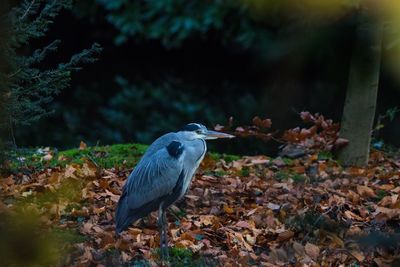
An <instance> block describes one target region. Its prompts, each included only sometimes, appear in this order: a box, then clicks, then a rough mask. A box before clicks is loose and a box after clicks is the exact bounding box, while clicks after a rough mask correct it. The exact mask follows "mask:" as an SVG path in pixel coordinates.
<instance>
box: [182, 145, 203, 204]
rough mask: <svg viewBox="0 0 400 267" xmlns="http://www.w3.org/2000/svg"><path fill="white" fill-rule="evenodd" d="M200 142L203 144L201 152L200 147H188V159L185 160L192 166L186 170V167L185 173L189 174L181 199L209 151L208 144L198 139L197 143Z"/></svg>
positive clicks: (186, 155)
mask: <svg viewBox="0 0 400 267" xmlns="http://www.w3.org/2000/svg"><path fill="white" fill-rule="evenodd" d="M198 140H199V141H201V143H199V144H200V145H201V150H199V149H198V148H199V146H190V145H188V146H187V147H186V149H187V150H186V153H185V157H187V159H186V160H185V162H186V163H187V164H190V165H191V166H185V167H186V168H185V167H184V168H185V171H187V173H185V179H184V181H183V187H182V192H181V194H180V196H179V198H181V197H183V195H184V194H185V193H186V191H187V190H188V188H189V186H190V182H191V181H192V179H193V176H194V174H195V173H196V171H197V169H198V167H199V165H200V163H201V161H202V160H203V158H204V156H205V154H206V151H207V146H206V142H205V141H204V140H202V139H197V140H196V141H197V142H198ZM196 148H197V149H196Z"/></svg>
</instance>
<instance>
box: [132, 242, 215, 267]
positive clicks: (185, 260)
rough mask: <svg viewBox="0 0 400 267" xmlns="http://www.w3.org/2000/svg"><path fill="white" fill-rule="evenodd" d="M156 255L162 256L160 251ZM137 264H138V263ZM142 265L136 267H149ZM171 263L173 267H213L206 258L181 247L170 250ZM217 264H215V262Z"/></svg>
mask: <svg viewBox="0 0 400 267" xmlns="http://www.w3.org/2000/svg"><path fill="white" fill-rule="evenodd" d="M155 253H156V254H157V255H159V254H160V249H156V250H155ZM135 263H137V264H138V262H137V261H135ZM140 263H141V264H143V265H141V264H138V265H136V264H134V266H148V265H145V264H144V262H140ZM169 263H170V264H171V266H177V267H181V266H182V267H183V266H193V267H195V266H196V267H201V266H212V265H209V263H208V262H207V259H206V258H203V257H201V256H198V255H195V254H194V253H193V252H192V251H191V250H190V249H187V248H180V247H171V248H169ZM214 264H215V262H214Z"/></svg>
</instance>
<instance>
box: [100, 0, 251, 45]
mask: <svg viewBox="0 0 400 267" xmlns="http://www.w3.org/2000/svg"><path fill="white" fill-rule="evenodd" d="M97 3H98V4H100V5H101V6H102V7H103V8H104V9H105V10H106V11H107V14H108V15H107V20H108V21H109V22H110V23H111V24H112V25H113V26H114V27H115V28H116V29H118V31H119V34H118V35H117V37H116V38H115V42H116V43H117V44H122V43H124V42H126V41H127V39H128V38H132V39H133V38H134V39H135V40H139V41H140V40H157V41H160V42H161V43H162V44H163V45H164V46H166V47H168V48H173V47H179V46H181V45H182V43H183V42H184V41H185V40H187V39H190V38H199V37H200V38H205V37H206V36H207V35H211V34H212V35H213V36H216V37H217V38H220V39H221V41H222V42H228V40H229V41H231V40H234V41H236V42H238V43H240V44H242V45H244V46H246V47H249V46H250V44H252V43H253V42H254V41H255V39H256V37H257V34H256V31H255V30H254V25H253V22H252V21H251V20H250V19H249V16H248V15H247V14H246V9H245V7H244V6H243V5H241V4H240V1H237V0H235V1H211V2H208V1H201V0H195V1H185V0H165V1H134V0H111V1H110V0H97ZM232 22H234V23H232Z"/></svg>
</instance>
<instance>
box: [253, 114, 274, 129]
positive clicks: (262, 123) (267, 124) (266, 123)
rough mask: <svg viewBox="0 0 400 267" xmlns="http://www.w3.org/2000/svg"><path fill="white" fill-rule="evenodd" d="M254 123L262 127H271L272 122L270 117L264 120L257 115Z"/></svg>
mask: <svg viewBox="0 0 400 267" xmlns="http://www.w3.org/2000/svg"><path fill="white" fill-rule="evenodd" d="M253 124H254V125H255V126H258V127H260V128H271V125H272V122H271V120H270V119H264V120H262V119H261V118H260V117H258V116H256V117H254V118H253Z"/></svg>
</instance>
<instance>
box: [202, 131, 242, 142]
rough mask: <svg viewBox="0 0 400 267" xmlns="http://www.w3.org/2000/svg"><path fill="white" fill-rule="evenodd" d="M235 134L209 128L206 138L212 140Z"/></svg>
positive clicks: (232, 136)
mask: <svg viewBox="0 0 400 267" xmlns="http://www.w3.org/2000/svg"><path fill="white" fill-rule="evenodd" d="M234 137H235V136H234V135H231V134H226V133H221V132H216V131H211V130H208V131H207V132H206V138H205V139H206V140H212V139H217V138H234Z"/></svg>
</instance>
